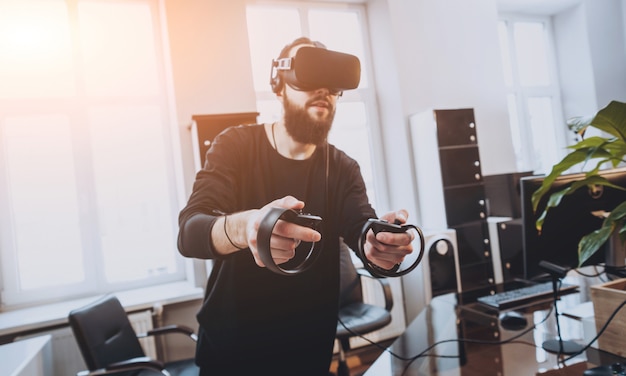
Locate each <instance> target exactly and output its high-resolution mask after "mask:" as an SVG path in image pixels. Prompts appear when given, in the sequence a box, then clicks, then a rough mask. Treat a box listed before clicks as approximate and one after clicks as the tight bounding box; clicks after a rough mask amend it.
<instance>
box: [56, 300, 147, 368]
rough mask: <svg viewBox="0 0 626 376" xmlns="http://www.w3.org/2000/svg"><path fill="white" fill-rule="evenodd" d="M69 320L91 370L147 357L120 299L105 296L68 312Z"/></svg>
mask: <svg viewBox="0 0 626 376" xmlns="http://www.w3.org/2000/svg"><path fill="white" fill-rule="evenodd" d="M68 319H69V322H70V326H71V328H72V332H73V333H74V337H75V338H76V342H77V343H78V347H79V348H80V351H81V353H82V356H83V359H84V360H85V363H86V364H87V367H88V368H89V370H95V369H98V368H103V367H106V366H107V365H108V364H111V363H114V362H118V361H122V360H127V359H131V358H136V357H142V356H145V353H144V351H143V349H142V348H141V344H140V343H139V339H137V334H136V333H135V330H134V329H133V327H132V326H131V324H130V320H129V319H128V316H127V315H126V311H124V307H122V304H121V303H120V302H119V300H118V299H117V298H116V297H115V296H112V295H108V296H105V297H103V298H101V299H99V300H97V301H95V302H93V303H91V304H89V305H87V306H85V307H82V308H78V309H75V310H73V311H71V312H70V314H69V317H68Z"/></svg>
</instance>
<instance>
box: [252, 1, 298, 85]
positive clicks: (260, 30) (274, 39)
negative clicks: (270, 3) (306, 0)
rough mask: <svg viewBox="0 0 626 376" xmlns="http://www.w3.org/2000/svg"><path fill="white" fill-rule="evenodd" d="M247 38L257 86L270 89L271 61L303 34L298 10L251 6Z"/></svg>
mask: <svg viewBox="0 0 626 376" xmlns="http://www.w3.org/2000/svg"><path fill="white" fill-rule="evenodd" d="M246 14H247V22H248V38H249V40H250V59H251V61H252V74H253V78H254V89H255V90H256V91H266V90H271V88H270V84H269V82H270V73H271V67H272V60H273V59H275V58H277V57H278V53H279V52H280V50H282V48H283V47H284V46H285V45H286V44H288V43H290V42H291V41H292V40H294V39H296V38H298V37H301V36H303V34H302V31H301V28H300V17H299V15H298V11H297V10H295V9H284V8H274V7H272V8H261V7H248V8H247V11H246Z"/></svg>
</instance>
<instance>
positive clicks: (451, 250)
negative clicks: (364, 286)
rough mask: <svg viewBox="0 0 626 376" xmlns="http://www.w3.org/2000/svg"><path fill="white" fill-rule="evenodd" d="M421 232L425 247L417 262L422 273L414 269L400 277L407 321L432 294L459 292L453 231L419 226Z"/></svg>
mask: <svg viewBox="0 0 626 376" xmlns="http://www.w3.org/2000/svg"><path fill="white" fill-rule="evenodd" d="M423 233H424V240H425V247H426V249H425V251H424V258H423V259H422V262H421V264H420V265H421V271H422V273H419V272H418V270H419V268H418V269H416V270H414V271H412V272H411V273H408V274H406V275H404V276H402V277H401V278H402V288H403V295H404V307H405V314H406V320H407V323H409V322H411V321H412V320H413V319H414V318H415V317H416V316H417V315H418V314H419V312H420V311H421V310H422V309H423V307H424V305H426V304H428V303H429V302H430V300H431V299H432V298H433V297H435V296H439V295H442V294H445V293H449V292H459V291H461V285H460V279H459V263H458V255H457V242H456V232H455V231H454V230H453V229H445V230H428V229H423ZM420 274H422V275H420ZM422 294H423V295H422ZM422 297H423V300H422Z"/></svg>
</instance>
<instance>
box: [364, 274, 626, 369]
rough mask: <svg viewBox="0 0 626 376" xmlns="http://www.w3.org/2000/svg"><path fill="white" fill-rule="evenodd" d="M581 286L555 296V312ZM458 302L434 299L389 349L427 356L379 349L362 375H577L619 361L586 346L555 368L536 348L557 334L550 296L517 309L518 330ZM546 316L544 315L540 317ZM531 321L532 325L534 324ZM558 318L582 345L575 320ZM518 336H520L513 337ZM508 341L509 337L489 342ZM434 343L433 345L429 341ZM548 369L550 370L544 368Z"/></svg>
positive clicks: (574, 300) (566, 335)
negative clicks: (521, 324)
mask: <svg viewBox="0 0 626 376" xmlns="http://www.w3.org/2000/svg"><path fill="white" fill-rule="evenodd" d="M580 291H581V292H580V293H573V294H569V295H566V296H562V297H561V298H560V300H559V303H558V308H559V313H563V310H564V309H567V308H568V307H576V306H577V305H579V304H581V303H582V302H584V301H586V300H587V299H588V298H587V294H586V292H587V291H588V290H587V286H581V289H580ZM458 303H459V297H458V296H457V294H447V295H442V296H438V297H436V298H434V299H433V300H432V301H431V302H430V304H429V305H428V306H426V308H425V309H424V310H423V311H422V312H421V313H420V314H419V315H418V316H417V317H416V318H415V320H414V321H413V322H412V323H411V324H410V325H409V326H408V327H407V329H406V330H405V332H404V333H403V334H402V335H401V336H400V337H398V338H397V339H396V340H395V341H394V342H393V343H392V345H391V346H390V347H389V348H388V350H389V351H391V352H392V353H393V354H396V355H397V356H399V357H402V358H404V359H411V358H412V357H415V356H416V355H418V354H422V353H427V354H428V355H427V356H422V357H419V358H417V359H415V360H414V361H408V360H401V359H398V358H396V357H394V356H392V355H391V354H390V353H389V352H383V353H382V355H381V356H380V357H379V358H378V359H377V360H376V361H375V362H374V363H373V364H372V366H371V367H370V369H369V370H368V371H367V372H366V373H365V374H364V376H392V375H393V376H400V375H402V376H416V375H419V376H435V375H436V376H448V375H462V376H474V375H476V376H486V375H494V376H517V375H519V376H533V375H539V374H542V375H543V374H545V375H546V376H547V375H552V374H556V375H576V376H580V375H581V374H582V372H583V370H585V369H587V368H592V367H595V366H597V365H601V364H611V363H614V362H617V361H621V360H622V358H619V357H617V356H614V355H612V354H609V353H606V352H603V351H600V350H598V349H595V348H590V349H588V350H587V351H586V352H584V353H583V354H581V355H579V356H577V357H575V358H573V359H571V360H569V361H567V363H566V364H567V366H568V367H566V368H564V369H561V370H559V371H558V372H557V371H554V369H555V368H558V362H557V356H556V355H555V354H551V353H548V352H546V351H544V350H543V349H542V348H541V344H542V343H543V342H544V341H545V340H548V339H555V338H557V331H556V321H555V318H554V312H553V311H552V310H551V307H552V303H551V302H550V301H544V302H541V303H538V304H534V305H530V306H527V307H524V308H523V309H521V311H522V312H523V313H524V315H525V316H526V318H527V319H528V322H529V326H528V330H522V331H511V330H505V329H503V328H502V327H501V325H500V323H499V321H498V311H495V310H491V309H488V308H486V307H483V306H482V305H481V304H480V303H469V304H464V305H459V304H458ZM517 310H520V309H517ZM546 316H547V317H548V318H547V319H546V320H545V321H544V319H545V318H546ZM533 323H534V324H535V325H536V327H535V328H534V329H532V324H533ZM559 323H560V327H561V333H562V335H563V339H565V340H572V341H575V342H578V343H581V344H585V343H584V340H583V339H582V338H584V336H583V328H582V323H581V322H580V321H578V320H574V319H572V318H569V317H566V316H564V315H562V314H561V315H560V317H559ZM522 333H523V334H522ZM517 336H519V338H516V339H514V337H517ZM507 340H512V342H510V343H504V344H494V342H498V341H500V342H502V341H507ZM435 343H437V345H435V346H433V345H434V344H435ZM550 370H553V371H551V372H547V371H550Z"/></svg>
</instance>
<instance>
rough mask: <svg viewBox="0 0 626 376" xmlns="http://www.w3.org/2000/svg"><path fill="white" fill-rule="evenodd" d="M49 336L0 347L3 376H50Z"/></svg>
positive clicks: (0, 365) (50, 350)
mask: <svg viewBox="0 0 626 376" xmlns="http://www.w3.org/2000/svg"><path fill="white" fill-rule="evenodd" d="M50 338H51V336H49V335H45V336H40V337H33V338H30V339H24V340H20V341H15V342H12V343H7V344H6V345H2V346H0V368H1V369H2V372H3V373H2V374H3V375H10V376H40V375H41V376H48V375H51V374H52V347H51V344H50Z"/></svg>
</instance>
